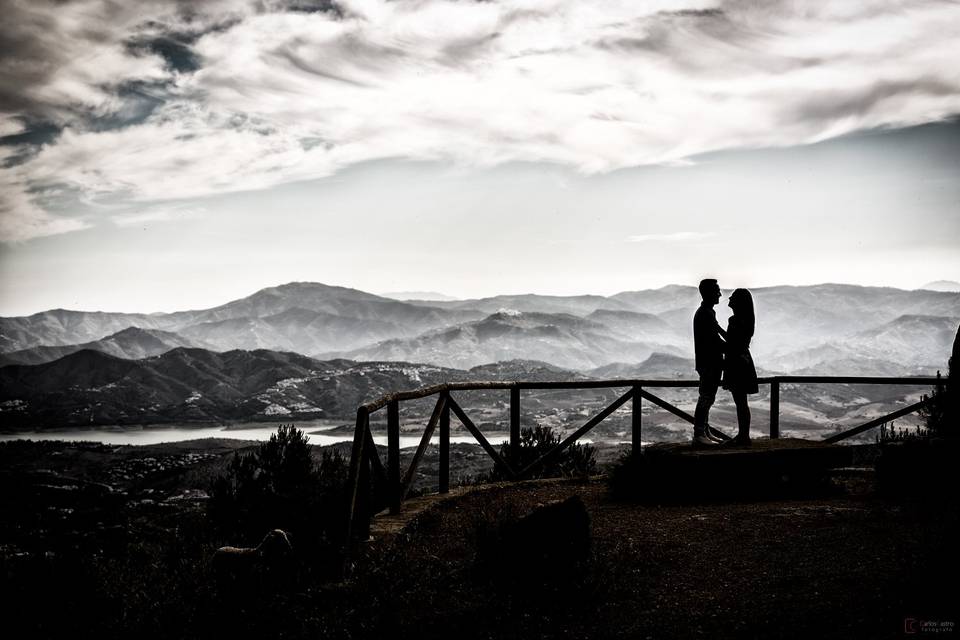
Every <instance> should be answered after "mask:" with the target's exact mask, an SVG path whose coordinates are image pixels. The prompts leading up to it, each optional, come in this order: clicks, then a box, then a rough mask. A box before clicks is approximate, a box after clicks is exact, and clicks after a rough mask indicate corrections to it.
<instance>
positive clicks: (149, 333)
mask: <svg viewBox="0 0 960 640" xmlns="http://www.w3.org/2000/svg"><path fill="white" fill-rule="evenodd" d="M210 346H211V345H210V344H209V343H206V342H205V341H203V340H199V339H194V340H187V339H186V338H184V337H183V336H180V335H178V334H176V333H172V332H170V331H160V330H159V329H141V328H139V327H129V328H127V329H124V330H123V331H118V332H117V333H115V334H113V335H110V336H107V337H106V338H101V339H100V340H95V341H93V342H86V343H84V344H74V345H65V346H62V347H33V348H31V349H23V350H20V351H13V352H10V353H4V354H0V366H3V365H8V364H41V363H44V362H52V361H54V360H57V359H59V358H62V357H63V356H66V355H69V354H71V353H76V352H77V351H83V350H84V349H92V350H94V351H100V352H102V353H106V354H109V355H111V356H116V357H117V358H127V359H129V360H137V359H140V358H147V357H150V356H156V355H160V354H161V353H166V352H167V351H170V350H171V349H176V348H177V347H210Z"/></svg>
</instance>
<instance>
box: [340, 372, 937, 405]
mask: <svg viewBox="0 0 960 640" xmlns="http://www.w3.org/2000/svg"><path fill="white" fill-rule="evenodd" d="M937 380H938V378H937V377H934V376H791V375H778V376H765V377H762V378H757V384H781V383H787V384H790V383H801V384H802V383H810V384H883V385H894V384H900V385H914V384H915V385H929V384H936V383H937ZM699 385H700V382H699V381H698V380H665V379H653V378H649V379H644V378H613V379H605V380H595V379H585V380H562V381H561V380H554V381H540V382H536V381H530V380H469V381H462V382H445V383H441V384H434V385H430V386H426V387H420V388H418V389H410V390H404V391H395V392H393V393H388V394H386V395H384V396H381V397H379V398H377V399H376V400H374V401H372V402H368V403H366V404H362V405H360V407H359V409H362V410H365V411H366V412H367V413H368V414H370V413H374V412H376V411H379V410H380V409H382V408H383V407H385V406H387V405H388V404H389V403H390V402H393V401H403V400H416V399H419V398H426V397H429V396H432V395H434V394H437V393H442V392H444V391H446V392H450V391H483V390H488V389H527V390H533V389H611V388H617V387H653V388H686V387H697V386H699Z"/></svg>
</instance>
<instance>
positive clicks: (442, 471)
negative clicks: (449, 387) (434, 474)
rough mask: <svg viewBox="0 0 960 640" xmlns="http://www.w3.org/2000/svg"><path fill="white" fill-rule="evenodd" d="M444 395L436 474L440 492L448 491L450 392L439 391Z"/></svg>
mask: <svg viewBox="0 0 960 640" xmlns="http://www.w3.org/2000/svg"><path fill="white" fill-rule="evenodd" d="M440 393H441V395H443V396H444V403H443V411H441V412H440V465H439V469H438V475H439V476H440V486H439V488H438V491H439V492H440V493H448V492H449V491H450V394H449V392H447V391H441V392H440Z"/></svg>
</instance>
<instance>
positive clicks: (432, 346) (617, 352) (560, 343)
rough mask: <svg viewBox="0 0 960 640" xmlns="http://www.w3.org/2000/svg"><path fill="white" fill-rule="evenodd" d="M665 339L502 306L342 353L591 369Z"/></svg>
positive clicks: (637, 355)
mask: <svg viewBox="0 0 960 640" xmlns="http://www.w3.org/2000/svg"><path fill="white" fill-rule="evenodd" d="M655 348H663V349H669V348H670V347H664V346H663V345H657V344H655V343H646V342H641V341H628V340H626V339H623V338H621V337H617V336H615V335H611V332H610V329H609V328H608V327H607V326H606V325H604V324H601V323H599V322H595V321H593V320H589V319H587V318H580V317H577V316H573V315H569V314H548V313H520V312H505V311H504V312H499V313H494V314H492V315H490V316H487V317H486V318H484V319H483V320H478V321H475V322H468V323H464V324H461V325H457V326H454V327H450V328H447V329H439V330H436V331H431V332H428V333H425V334H422V335H420V336H417V337H416V338H410V339H397V340H388V341H385V342H381V343H378V344H375V345H371V346H369V347H364V348H362V349H357V350H354V351H348V352H345V353H339V354H327V357H329V356H330V355H337V356H339V357H345V358H350V359H353V360H406V361H411V362H429V363H432V364H437V365H442V366H446V367H455V368H469V367H474V366H477V365H479V364H483V363H487V362H497V361H499V360H514V359H517V358H522V359H533V360H542V361H544V362H549V363H551V364H553V365H556V366H559V367H563V368H567V369H580V370H583V369H592V368H594V367H596V366H599V365H601V364H603V363H606V362H610V361H611V360H612V359H619V358H631V359H637V360H643V359H646V358H647V357H648V356H649V355H650V354H651V353H653V351H654V349H655Z"/></svg>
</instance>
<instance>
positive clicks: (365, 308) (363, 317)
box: [0, 282, 484, 353]
mask: <svg viewBox="0 0 960 640" xmlns="http://www.w3.org/2000/svg"><path fill="white" fill-rule="evenodd" d="M285 312H291V313H289V314H288V315H286V316H284V315H283V314H284V313H285ZM307 312H313V314H312V315H311V314H310V313H307ZM483 315H484V314H483V313H481V312H479V311H469V310H450V311H445V310H442V309H437V308H434V307H430V306H424V305H413V304H408V303H405V302H399V301H397V300H390V299H388V298H382V297H380V296H375V295H373V294H370V293H365V292H363V291H358V290H356V289H348V288H346V287H332V286H329V285H324V284H319V283H311V282H293V283H290V284H286V285H282V286H279V287H270V288H268V289H262V290H260V291H258V292H256V293H254V294H253V295H251V296H248V297H246V298H242V299H240V300H235V301H233V302H229V303H227V304H224V305H221V306H219V307H214V308H211V309H203V310H198V311H179V312H176V313H157V314H129V313H106V312H87V311H67V310H64V309H54V310H52V311H44V312H41V313H36V314H33V315H31V316H21V317H15V318H0V351H3V352H10V351H19V350H23V349H29V348H32V347H37V346H66V345H75V344H85V343H87V342H91V341H96V340H100V339H101V338H103V337H105V336H108V335H110V334H113V333H116V332H118V331H121V330H123V329H126V328H129V327H140V328H143V329H156V330H162V331H173V332H177V333H179V334H181V335H183V336H186V337H189V338H191V339H197V340H202V341H204V342H207V343H209V344H212V345H216V347H217V348H220V349H235V348H237V347H238V346H240V344H243V346H245V347H247V348H269V347H274V348H276V347H282V348H289V349H293V350H295V351H298V352H300V353H313V352H315V351H318V350H320V349H318V348H317V347H318V341H321V340H322V345H323V346H322V348H323V349H333V348H339V349H343V348H350V347H353V346H356V344H357V343H356V342H355V341H353V340H355V339H359V337H360V336H363V337H364V339H368V340H369V341H371V342H372V341H376V340H383V339H385V338H389V337H398V336H400V337H408V336H414V335H417V334H419V333H422V332H424V331H427V330H429V329H433V328H437V327H444V326H449V325H451V324H456V323H458V322H464V321H467V320H473V319H477V318H480V317H482V316H483ZM260 319H263V320H262V321H261V320H260ZM231 320H232V321H235V322H232V323H231V322H226V321H231ZM247 321H253V322H247ZM337 322H339V323H340V324H339V326H338V325H337ZM357 323H359V326H357ZM324 325H330V331H329V332H327V334H326V336H325V337H321V338H318V337H317V334H316V331H317V328H318V327H321V326H324ZM261 331H262V335H261V333H260V332H261ZM278 336H279V337H278Z"/></svg>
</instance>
